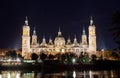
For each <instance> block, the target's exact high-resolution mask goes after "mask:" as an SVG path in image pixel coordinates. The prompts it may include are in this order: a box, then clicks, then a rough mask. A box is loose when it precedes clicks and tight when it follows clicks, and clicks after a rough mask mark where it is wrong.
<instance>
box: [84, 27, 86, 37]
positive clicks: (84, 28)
mask: <svg viewBox="0 0 120 78" xmlns="http://www.w3.org/2000/svg"><path fill="white" fill-rule="evenodd" d="M83 35H86V33H85V27H83Z"/></svg>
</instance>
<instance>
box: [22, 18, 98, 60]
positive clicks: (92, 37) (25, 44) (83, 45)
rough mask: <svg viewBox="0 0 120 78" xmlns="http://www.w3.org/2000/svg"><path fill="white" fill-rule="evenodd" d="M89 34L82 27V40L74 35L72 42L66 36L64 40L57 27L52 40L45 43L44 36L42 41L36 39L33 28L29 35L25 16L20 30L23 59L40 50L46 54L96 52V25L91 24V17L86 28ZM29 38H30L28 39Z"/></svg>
mask: <svg viewBox="0 0 120 78" xmlns="http://www.w3.org/2000/svg"><path fill="white" fill-rule="evenodd" d="M88 32H89V35H88V37H87V35H86V33H85V29H84V28H83V33H82V40H81V42H78V41H77V37H76V36H75V37H74V40H73V42H71V39H70V38H68V40H67V41H66V40H65V38H64V37H63V36H62V32H61V30H60V28H59V31H58V35H57V37H55V39H54V42H53V40H52V38H50V39H49V42H48V43H46V39H45V37H43V39H42V42H41V43H39V42H38V39H37V34H36V30H35V28H34V30H33V35H32V37H30V26H29V25H28V19H27V17H26V20H25V24H24V25H23V31H22V56H23V57H24V59H31V57H30V56H31V54H32V53H36V54H38V55H39V54H40V53H41V52H46V53H47V54H53V55H55V54H57V53H65V52H74V53H75V54H76V55H78V56H79V55H80V54H81V52H87V53H88V54H95V53H96V48H97V46H96V27H95V25H94V24H93V19H92V17H91V19H90V25H89V28H88ZM30 39H31V40H30Z"/></svg>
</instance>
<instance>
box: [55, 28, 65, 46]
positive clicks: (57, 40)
mask: <svg viewBox="0 0 120 78" xmlns="http://www.w3.org/2000/svg"><path fill="white" fill-rule="evenodd" d="M54 43H55V46H65V39H64V37H63V36H62V33H61V31H60V29H59V32H58V36H57V37H56V38H55V41H54Z"/></svg>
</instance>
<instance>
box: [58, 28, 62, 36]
mask: <svg viewBox="0 0 120 78" xmlns="http://www.w3.org/2000/svg"><path fill="white" fill-rule="evenodd" d="M58 36H62V33H61V30H60V27H59V31H58Z"/></svg>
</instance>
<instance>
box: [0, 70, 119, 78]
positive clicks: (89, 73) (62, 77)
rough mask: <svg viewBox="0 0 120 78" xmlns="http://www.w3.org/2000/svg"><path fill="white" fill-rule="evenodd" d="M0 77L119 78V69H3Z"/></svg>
mask: <svg viewBox="0 0 120 78" xmlns="http://www.w3.org/2000/svg"><path fill="white" fill-rule="evenodd" d="M0 78H120V71H119V70H96V71H95V70H94V71H93V70H84V71H80V70H77V71H76V70H73V71H67V70H66V71H56V72H52V71H51V72H47V71H44V70H42V71H19V70H14V71H13V70H5V71H1V72H0Z"/></svg>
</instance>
